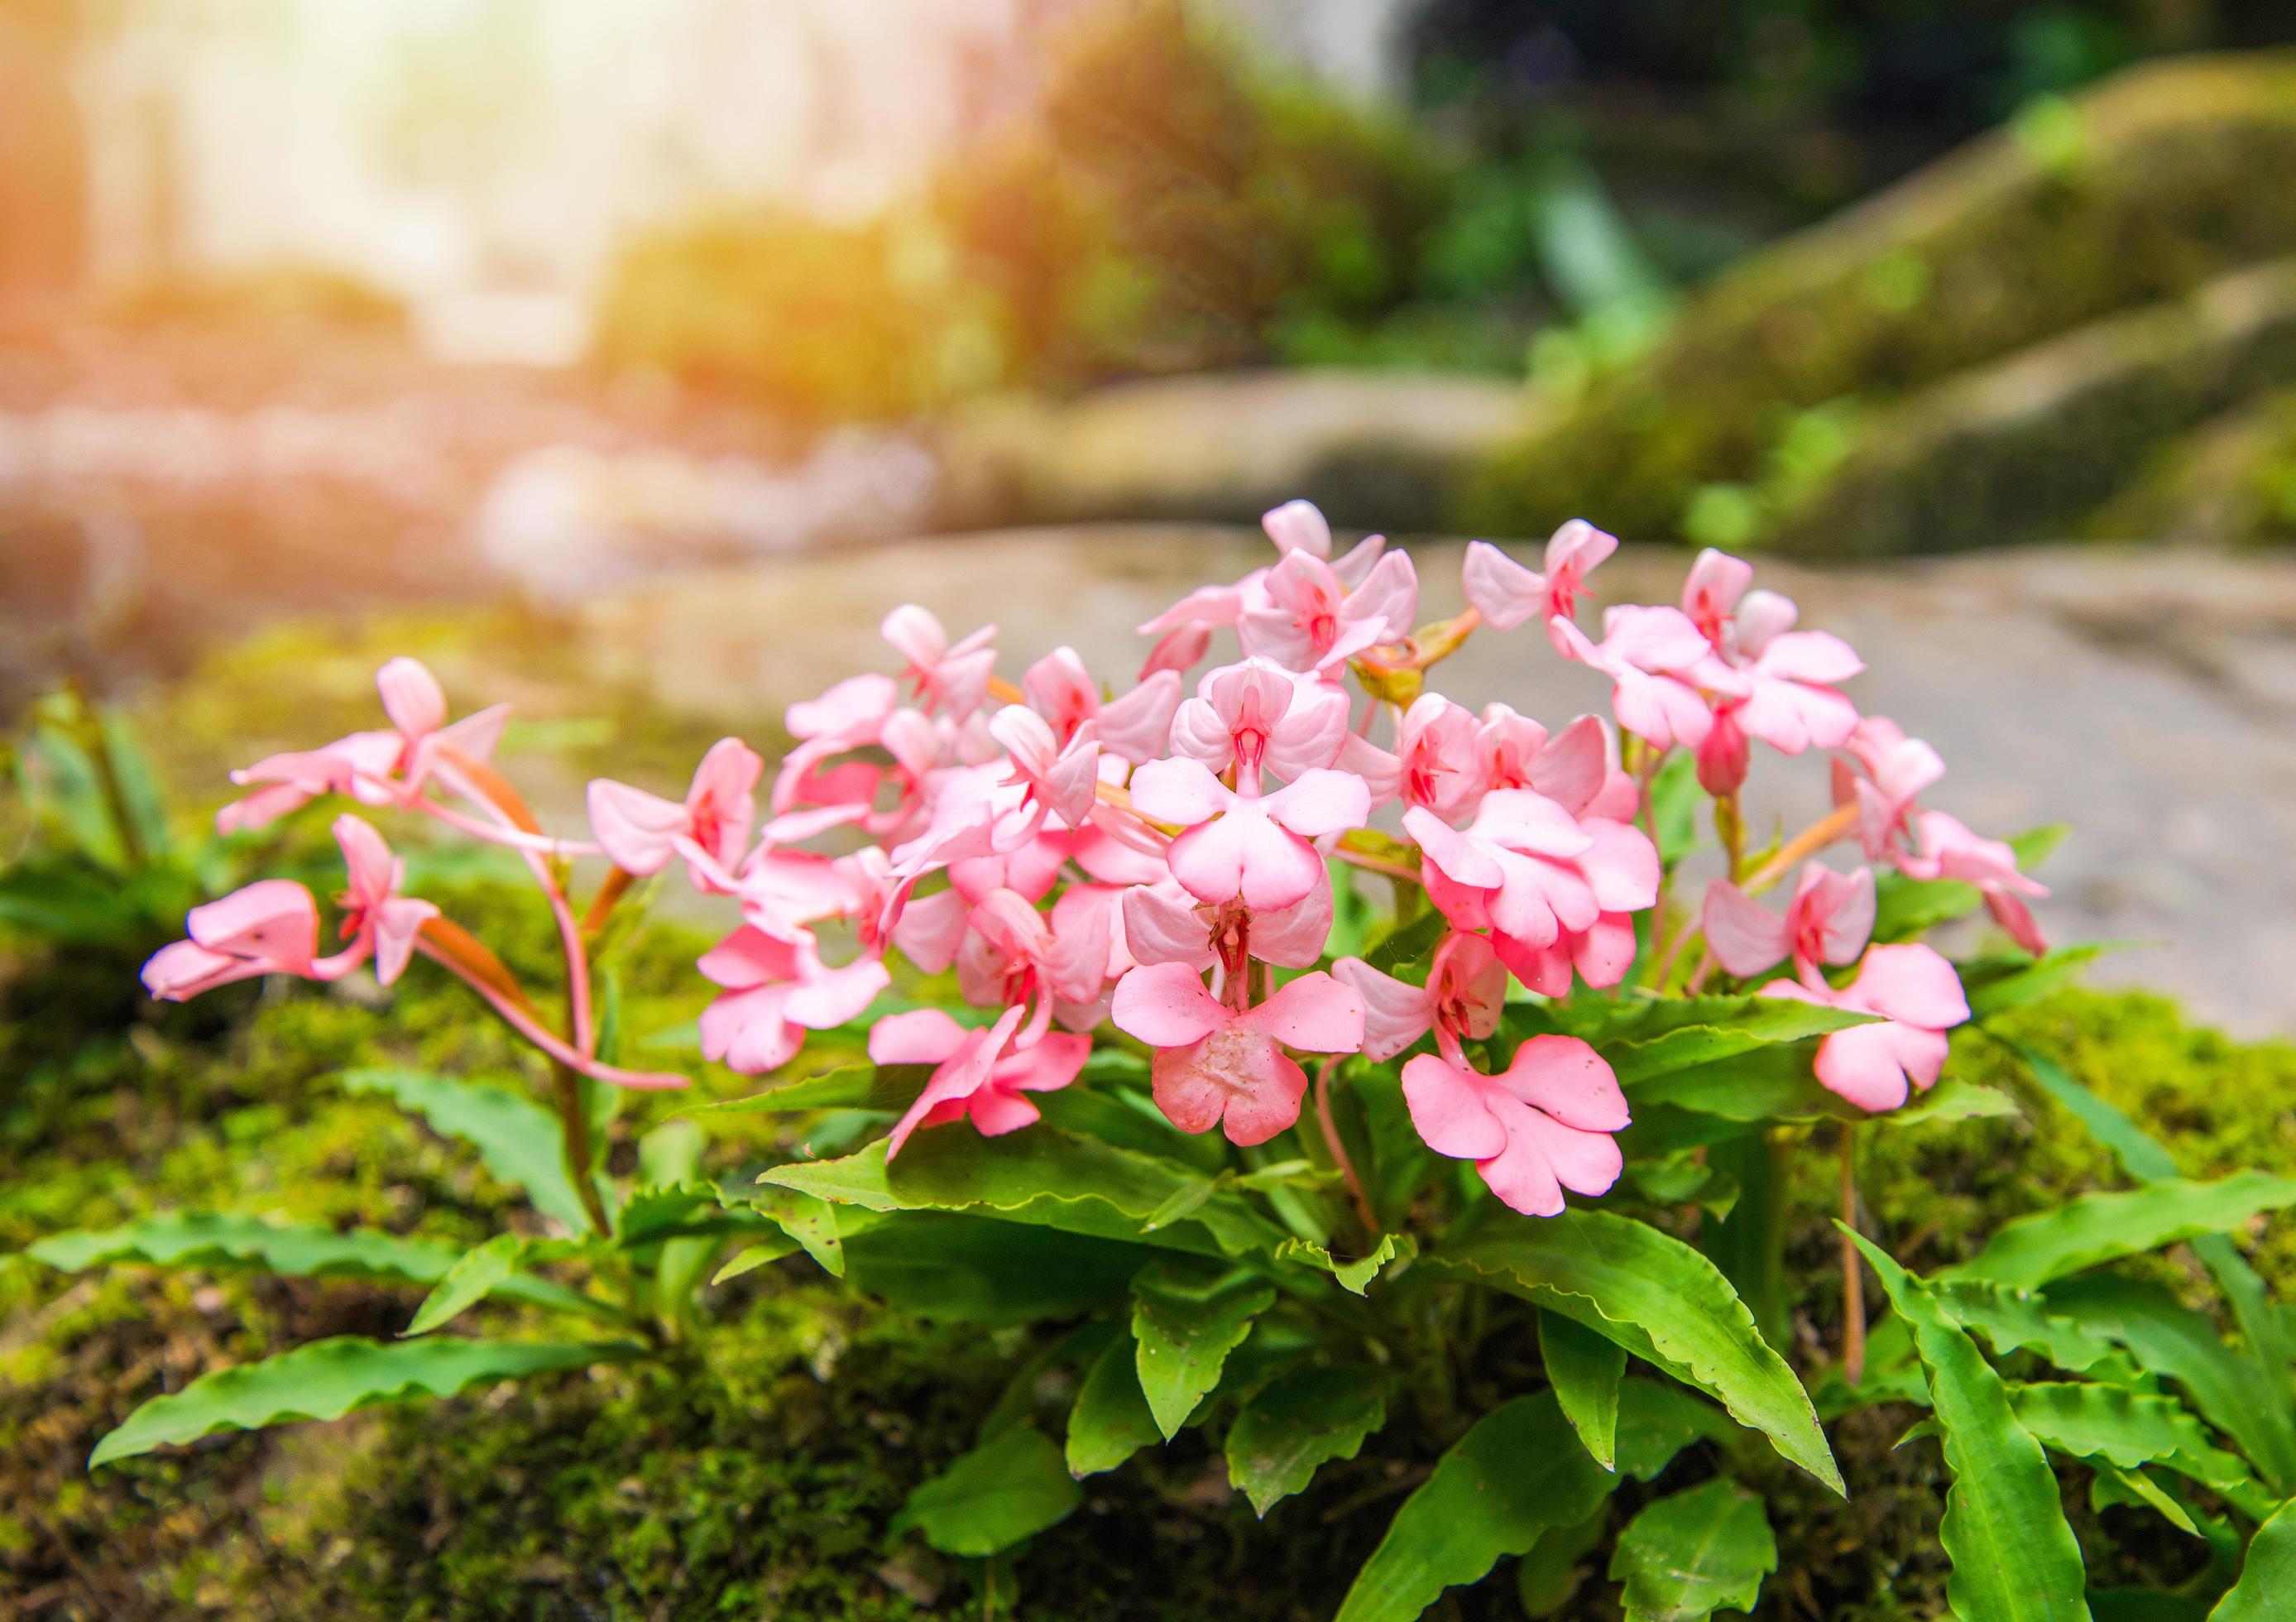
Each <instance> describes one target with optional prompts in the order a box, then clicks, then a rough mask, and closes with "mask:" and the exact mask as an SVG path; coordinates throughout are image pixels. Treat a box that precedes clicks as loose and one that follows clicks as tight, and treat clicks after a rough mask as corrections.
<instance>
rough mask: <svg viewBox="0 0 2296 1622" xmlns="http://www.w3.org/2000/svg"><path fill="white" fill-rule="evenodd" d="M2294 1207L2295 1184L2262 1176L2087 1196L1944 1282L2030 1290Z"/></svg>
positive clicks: (2028, 1222) (2035, 1221)
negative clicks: (1979, 1282) (1971, 1281)
mask: <svg viewBox="0 0 2296 1622" xmlns="http://www.w3.org/2000/svg"><path fill="white" fill-rule="evenodd" d="M2290 1205H2296V1180H2291V1179H2288V1178H2284V1177H2274V1176H2271V1175H2269V1174H2268V1173H2263V1172H2243V1173H2240V1174H2238V1175H2237V1176H2233V1177H2227V1178H2225V1179H2223V1180H2222V1181H2220V1182H2186V1181H2185V1180H2183V1179H2181V1178H2168V1179H2163V1180H2162V1181H2161V1182H2153V1183H2148V1184H2146V1185H2145V1186H2144V1188H2141V1189H2132V1190H2128V1191H2127V1192H2125V1193H2113V1194H2090V1195H2086V1196H2084V1197H2083V1198H2079V1199H2077V1200H2074V1201H2073V1202H2072V1203H2071V1204H2070V1205H2068V1206H2063V1207H2062V1208H2061V1209H2059V1210H2055V1211H2049V1212H2044V1213H2042V1214H2038V1215H2035V1216H2029V1217H2024V1218H2022V1219H2021V1220H2019V1221H2017V1222H2014V1223H2010V1224H2008V1225H2007V1226H2006V1227H2005V1228H2003V1229H2002V1230H2001V1231H1999V1232H1998V1233H1997V1234H1995V1235H1994V1236H1993V1238H1992V1239H1989V1240H1988V1241H1987V1242H1986V1246H1985V1248H1984V1249H1983V1250H1981V1251H1980V1252H1978V1254H1977V1255H1976V1256H1972V1257H1971V1258H1970V1259H1969V1260H1968V1261H1966V1262H1964V1263H1962V1264H1960V1265H1958V1266H1956V1267H1955V1268H1952V1269H1951V1270H1949V1271H1948V1272H1947V1274H1946V1275H1945V1276H1946V1277H1947V1278H1948V1279H1985V1280H1992V1281H1993V1282H1995V1283H1998V1284H2007V1285H2012V1286H2014V1287H2016V1288H2019V1289H2034V1288H2037V1287H2038V1286H2040V1285H2043V1284H2046V1283H2047V1282H2049V1281H2050V1280H2052V1279H2060V1278H2062V1277H2064V1276H2065V1275H2066V1274H2067V1273H2072V1272H2080V1271H2082V1270H2083V1269H2085V1268H2089V1267H2095V1266H2097V1265H2099V1264H2102V1263H2105V1262H2110V1261H2113V1260H2115V1259H2117V1258H2119V1257H2121V1256H2135V1255H2137V1254H2139V1253H2140V1252H2143V1251H2147V1250H2153V1249H2156V1248H2158V1247H2160V1246H2162V1245H2168V1244H2173V1243H2175V1242H2176V1241H2177V1240H2178V1239H2194V1238H2197V1237H2199V1236H2200V1235H2202V1234H2209V1233H2221V1232H2223V1231H2226V1230H2227V1229H2230V1228H2236V1227H2238V1226H2239V1225H2240V1224H2241V1223H2244V1222H2246V1221H2248V1219H2249V1218H2251V1217H2252V1216H2254V1215H2256V1214H2258V1213H2259V1212H2261V1211H2276V1210H2279V1209H2281V1208H2283V1207H2284V1206H2290Z"/></svg>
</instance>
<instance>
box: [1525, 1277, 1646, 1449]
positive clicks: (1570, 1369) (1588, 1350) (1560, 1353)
mask: <svg viewBox="0 0 2296 1622" xmlns="http://www.w3.org/2000/svg"><path fill="white" fill-rule="evenodd" d="M1538 1350H1539V1354H1540V1355H1541V1356H1542V1357H1543V1358H1544V1359H1545V1361H1546V1379H1547V1381H1548V1383H1549V1384H1550V1385H1552V1386H1553V1387H1554V1399H1555V1401H1556V1402H1558V1403H1560V1404H1562V1417H1563V1418H1565V1419H1567V1420H1570V1429H1573V1430H1575V1431H1577V1432H1578V1433H1579V1441H1581V1442H1582V1443H1584V1444H1585V1445H1586V1447H1587V1452H1588V1453H1591V1454H1592V1455H1593V1456H1594V1460H1595V1463H1597V1464H1599V1465H1601V1466H1602V1467H1603V1469H1604V1470H1611V1469H1615V1468H1616V1463H1615V1459H1616V1454H1617V1452H1618V1437H1619V1381H1620V1378H1621V1377H1622V1376H1623V1375H1624V1374H1625V1373H1626V1371H1627V1354H1626V1349H1625V1348H1624V1347H1623V1346H1619V1345H1618V1344H1617V1343H1616V1342H1614V1341H1612V1340H1610V1339H1608V1338H1605V1337H1604V1336H1602V1335H1600V1334H1597V1333H1596V1332H1595V1330H1590V1329H1588V1328H1587V1326H1586V1325H1585V1324H1583V1323H1580V1322H1579V1321H1577V1320H1576V1319H1573V1318H1566V1317H1564V1316H1563V1315H1562V1313H1539V1315H1538Z"/></svg>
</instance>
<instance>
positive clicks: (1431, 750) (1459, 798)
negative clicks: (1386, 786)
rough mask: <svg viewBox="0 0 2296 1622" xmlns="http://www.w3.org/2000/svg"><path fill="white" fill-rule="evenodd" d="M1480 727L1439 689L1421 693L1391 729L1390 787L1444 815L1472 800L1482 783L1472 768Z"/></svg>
mask: <svg viewBox="0 0 2296 1622" xmlns="http://www.w3.org/2000/svg"><path fill="white" fill-rule="evenodd" d="M1479 742H1480V737H1479V729H1478V727H1477V724H1476V721H1475V717H1474V715H1473V713H1472V712H1470V711H1468V710H1466V709H1464V708H1463V707H1461V706H1460V705H1458V704H1453V703H1452V702H1451V701H1450V700H1449V699H1447V698H1446V697H1444V696H1442V695H1441V694H1439V693H1423V694H1421V695H1420V696H1418V697H1417V698H1415V699H1414V700H1413V701H1412V704H1411V707H1410V708H1409V709H1408V710H1406V711H1405V712H1403V719H1402V720H1401V721H1399V722H1398V723H1397V726H1396V729H1395V762H1396V773H1395V775H1396V786H1395V792H1396V793H1397V794H1398V795H1400V796H1401V798H1402V800H1403V803H1405V804H1406V805H1423V806H1425V807H1426V808H1427V809H1428V810H1429V811H1433V812H1434V813H1435V814H1436V815H1437V816H1439V817H1442V818H1445V819H1449V818H1452V817H1456V816H1458V815H1459V814H1461V813H1462V812H1464V811H1465V810H1466V809H1467V807H1468V806H1470V805H1471V804H1472V803H1474V801H1475V799H1476V797H1477V796H1478V795H1480V794H1481V793H1482V792H1483V790H1484V788H1485V787H1487V786H1488V785H1487V784H1485V783H1484V782H1482V781H1481V780H1480V778H1479V776H1478V774H1477V771H1476V766H1477V763H1478V762H1477V753H1478V750H1477V745H1478V744H1479Z"/></svg>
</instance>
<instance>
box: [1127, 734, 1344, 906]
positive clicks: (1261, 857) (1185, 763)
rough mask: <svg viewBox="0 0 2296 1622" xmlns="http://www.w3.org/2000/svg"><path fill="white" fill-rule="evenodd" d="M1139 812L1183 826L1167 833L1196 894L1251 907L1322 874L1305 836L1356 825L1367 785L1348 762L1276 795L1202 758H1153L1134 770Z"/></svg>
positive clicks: (1298, 889)
mask: <svg viewBox="0 0 2296 1622" xmlns="http://www.w3.org/2000/svg"><path fill="white" fill-rule="evenodd" d="M1132 804H1133V808H1134V809H1135V810H1136V811H1139V812H1140V814H1141V815H1143V816H1145V817H1152V818H1154V819H1157V820H1158V821H1160V822H1170V823H1175V824H1177V825H1178V826H1179V827H1183V828H1185V830H1186V831H1185V833H1183V834H1181V835H1180V836H1178V837H1177V838H1176V839H1174V840H1173V841H1172V849H1171V852H1170V857H1169V860H1170V862H1171V867H1172V877H1175V878H1177V879H1178V880H1179V881H1180V883H1181V884H1183V885H1185V886H1186V887H1187V889H1188V892H1189V893H1190V894H1192V895H1193V896H1195V897H1196V898H1197V899H1198V900H1199V901H1206V902H1226V901H1230V900H1234V899H1239V898H1240V899H1241V900H1242V902H1243V903H1244V905H1245V906H1247V907H1250V908H1252V909H1253V910H1261V909H1274V908H1282V907H1289V906H1292V904H1293V903H1295V902H1299V901H1300V900H1301V899H1303V898H1304V897H1305V896H1306V895H1307V894H1308V892H1309V891H1311V890H1313V889H1314V888H1315V887H1316V882H1317V881H1318V880H1319V879H1320V878H1321V877H1323V875H1324V859H1323V858H1322V857H1321V856H1319V855H1317V854H1316V848H1315V846H1313V845H1312V844H1308V841H1309V840H1311V839H1316V838H1321V837H1322V836H1324V835H1326V834H1337V833H1341V832H1343V831H1345V830H1346V829H1349V828H1354V827H1362V826H1363V825H1364V823H1365V820H1366V819H1369V817H1370V816H1371V791H1370V790H1369V789H1368V788H1366V787H1365V786H1364V781H1363V779H1362V778H1358V777H1355V776H1352V775H1350V774H1349V773H1347V772H1344V771H1330V770H1321V769H1318V770H1312V771H1304V772H1302V773H1300V775H1299V776H1298V777H1297V778H1293V779H1292V782H1290V783H1289V784H1287V785H1286V786H1283V788H1280V789H1278V790H1276V791H1275V793H1274V794H1272V795H1247V794H1242V793H1239V792H1237V791H1236V790H1235V789H1232V788H1230V787H1228V786H1227V785H1226V784H1225V783H1222V782H1221V781H1220V780H1219V779H1218V778H1216V777H1214V776H1213V775H1212V774H1211V772H1210V770H1208V769H1207V768H1206V767H1205V766H1203V765H1202V764H1201V762H1196V761H1192V760H1170V761H1151V762H1148V764H1146V765H1145V766H1143V767H1142V768H1140V770H1138V771H1136V772H1135V773H1134V774H1133V777H1132Z"/></svg>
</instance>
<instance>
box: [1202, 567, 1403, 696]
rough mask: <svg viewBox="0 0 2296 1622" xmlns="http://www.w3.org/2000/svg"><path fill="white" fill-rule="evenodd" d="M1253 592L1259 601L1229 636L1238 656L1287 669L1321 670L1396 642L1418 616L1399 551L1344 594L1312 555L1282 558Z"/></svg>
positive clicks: (1241, 616)
mask: <svg viewBox="0 0 2296 1622" xmlns="http://www.w3.org/2000/svg"><path fill="white" fill-rule="evenodd" d="M1261 589H1262V590H1263V591H1264V592H1265V593H1266V594H1267V601H1266V602H1265V603H1264V604H1261V605H1253V606H1248V607H1246V608H1244V609H1243V610H1242V613H1240V614H1239V616H1238V618H1237V620H1236V634H1237V635H1238V637H1240V638H1242V643H1243V651H1244V652H1245V653H1247V654H1250V655H1255V656H1257V657H1260V658H1266V659H1272V660H1274V661H1275V663H1278V664H1281V665H1283V666H1284V667H1285V668H1287V669H1290V670H1295V671H1317V672H1321V671H1328V670H1330V669H1332V668H1333V666H1335V665H1337V664H1340V663H1342V662H1344V661H1346V660H1348V659H1349V658H1351V657H1353V656H1354V655H1357V654H1359V653H1361V652H1362V651H1363V650H1364V649H1365V648H1367V647H1373V646H1377V645H1379V644H1380V643H1382V642H1396V641H1400V640H1401V639H1402V638H1405V637H1406V636H1409V635H1410V634H1411V625H1412V621H1413V620H1414V619H1415V617H1416V615H1417V613H1418V612H1419V578H1418V576H1417V574H1416V573H1415V572H1414V571H1413V569H1412V566H1411V559H1410V557H1409V556H1408V555H1406V554H1405V553H1402V552H1390V553H1388V554H1387V555H1386V556H1383V557H1382V558H1381V559H1380V560H1379V562H1378V563H1376V564H1374V565H1373V566H1372V570H1371V572H1370V573H1369V574H1367V575H1365V577H1364V581H1363V583H1362V584H1361V585H1359V586H1357V587H1356V588H1354V589H1352V590H1350V589H1349V588H1348V587H1347V586H1346V584H1345V583H1344V582H1342V581H1341V579H1340V576H1339V573H1338V572H1337V571H1336V570H1334V569H1333V566H1332V565H1331V564H1327V563H1325V562H1324V560H1323V559H1321V558H1319V557H1317V556H1315V555H1314V554H1313V553H1311V552H1307V551H1292V552H1287V553H1285V554H1284V555H1283V562H1282V563H1279V564H1276V565H1275V567H1274V568H1273V569H1270V570H1269V571H1268V572H1267V580H1265V581H1264V582H1263V584H1262V587H1261Z"/></svg>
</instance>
